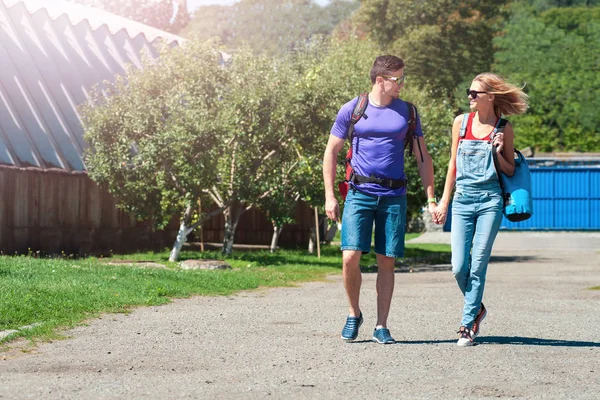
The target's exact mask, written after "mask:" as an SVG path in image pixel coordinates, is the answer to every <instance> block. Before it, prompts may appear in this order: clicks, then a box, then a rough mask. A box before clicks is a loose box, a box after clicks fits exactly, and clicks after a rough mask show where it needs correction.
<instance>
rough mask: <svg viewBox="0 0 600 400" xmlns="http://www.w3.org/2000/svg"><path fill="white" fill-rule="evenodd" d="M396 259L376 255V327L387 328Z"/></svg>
mask: <svg viewBox="0 0 600 400" xmlns="http://www.w3.org/2000/svg"><path fill="white" fill-rule="evenodd" d="M395 261H396V259H395V258H393V257H386V256H384V255H381V254H377V267H378V269H377V326H376V328H387V319H388V314H389V313H390V305H391V304H392V295H393V294H394V278H395V274H394V266H395Z"/></svg>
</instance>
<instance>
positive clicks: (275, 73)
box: [210, 49, 302, 254]
mask: <svg viewBox="0 0 600 400" xmlns="http://www.w3.org/2000/svg"><path fill="white" fill-rule="evenodd" d="M227 70H228V77H229V79H228V89H227V92H226V93H225V95H224V96H223V104H224V105H223V110H222V113H220V115H219V119H220V123H221V124H222V125H223V127H224V129H225V130H226V131H227V135H226V138H225V139H226V142H227V144H228V146H229V148H230V149H231V150H230V151H229V152H228V153H227V154H224V155H223V156H222V157H221V159H220V160H219V170H218V174H217V180H216V183H215V184H214V185H213V187H212V188H211V190H210V193H211V196H212V197H213V199H214V200H215V202H216V203H217V205H218V206H219V207H221V206H224V205H225V204H226V203H229V206H227V207H226V210H225V212H224V215H225V235H224V239H223V252H224V253H225V254H230V253H231V252H232V246H233V242H234V236H235V230H236V227H237V224H238V221H239V218H240V216H241V215H242V214H243V213H244V212H246V211H247V210H249V209H251V208H254V207H260V206H261V205H262V206H263V207H264V205H265V204H269V205H272V204H273V203H274V201H275V200H273V199H274V198H275V197H273V196H275V195H281V193H282V192H281V187H282V186H286V185H289V184H291V182H292V178H291V175H292V174H293V172H294V166H295V164H296V163H297V159H298V156H297V146H298V145H297V143H298V141H299V140H300V139H301V137H300V136H301V134H302V131H300V130H298V129H296V128H295V126H294V123H293V121H291V120H290V119H289V118H288V116H289V115H290V113H289V112H288V111H287V110H288V108H289V106H288V96H289V94H290V91H291V88H292V85H293V84H294V82H296V81H297V74H296V72H295V70H294V68H292V65H291V64H290V63H288V62H285V60H279V59H274V58H272V57H268V56H266V55H264V54H262V55H255V54H253V53H252V52H251V51H250V50H248V49H241V50H239V51H237V52H236V53H235V55H234V57H233V59H232V62H231V64H230V65H229V66H228V68H227ZM264 208H267V207H264ZM277 209H283V207H281V206H279V207H277Z"/></svg>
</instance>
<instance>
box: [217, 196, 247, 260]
mask: <svg viewBox="0 0 600 400" xmlns="http://www.w3.org/2000/svg"><path fill="white" fill-rule="evenodd" d="M244 211H245V209H242V206H240V205H239V203H237V202H235V203H234V204H232V205H231V206H229V207H227V209H226V210H225V211H224V212H223V216H224V217H225V234H224V235H223V250H222V253H223V254H225V255H227V256H230V255H231V254H232V253H233V239H234V237H235V230H236V228H237V225H238V222H239V221H240V217H241V216H242V214H243V213H244Z"/></svg>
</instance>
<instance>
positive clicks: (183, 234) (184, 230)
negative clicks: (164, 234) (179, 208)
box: [169, 206, 192, 261]
mask: <svg viewBox="0 0 600 400" xmlns="http://www.w3.org/2000/svg"><path fill="white" fill-rule="evenodd" d="M191 216H192V207H191V206H188V207H187V208H186V209H185V213H183V215H182V217H181V223H180V224H179V232H177V238H176V239H175V244H174V245H173V248H172V249H171V254H170V255H169V261H177V260H179V254H180V253H181V248H182V247H183V244H184V243H185V242H186V240H187V236H188V235H189V234H190V232H191V231H192V230H191V229H190V228H189V225H190V217H191Z"/></svg>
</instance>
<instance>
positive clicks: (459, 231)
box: [451, 114, 503, 328]
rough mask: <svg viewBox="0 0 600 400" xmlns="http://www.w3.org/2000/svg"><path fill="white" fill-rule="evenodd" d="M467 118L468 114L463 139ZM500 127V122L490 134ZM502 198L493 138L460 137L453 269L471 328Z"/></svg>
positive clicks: (498, 218)
mask: <svg viewBox="0 0 600 400" xmlns="http://www.w3.org/2000/svg"><path fill="white" fill-rule="evenodd" d="M467 118H468V114H465V115H464V117H463V126H462V127H461V133H460V137H461V139H462V138H463V137H464V135H465V129H466V124H467V121H466V120H467ZM498 121H500V119H499V120H498ZM497 130H498V125H496V128H495V129H494V131H493V132H492V134H491V135H490V138H491V137H493V135H494V134H495V133H496V132H497ZM502 201H503V200H502V189H500V184H499V182H498V175H497V173H496V169H495V167H494V159H493V156H492V144H491V141H489V142H488V141H486V140H460V142H459V144H458V149H457V153H456V192H455V194H454V199H453V200H452V232H451V237H452V239H451V243H452V272H453V273H454V277H455V278H456V281H457V283H458V286H459V288H460V290H461V291H462V292H463V294H464V296H465V305H464V310H463V318H462V322H461V325H462V326H465V327H468V328H472V327H473V321H474V319H475V316H476V314H477V312H478V311H479V307H480V304H481V299H482V298H483V289H484V286H485V275H486V271H487V266H488V262H489V259H490V254H491V252H492V245H493V244H494V240H495V239H496V235H497V233H498V230H499V229H500V224H501V222H502Z"/></svg>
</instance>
